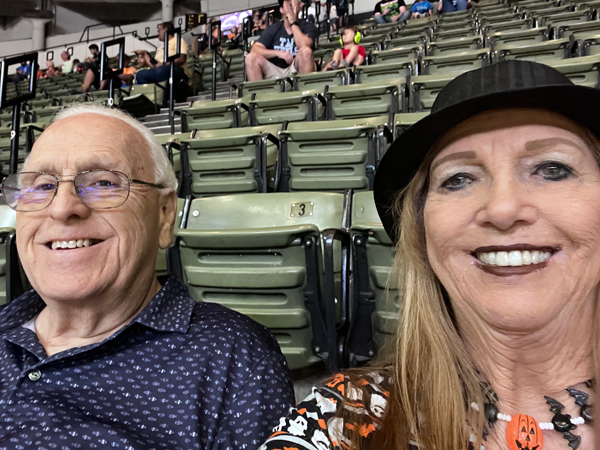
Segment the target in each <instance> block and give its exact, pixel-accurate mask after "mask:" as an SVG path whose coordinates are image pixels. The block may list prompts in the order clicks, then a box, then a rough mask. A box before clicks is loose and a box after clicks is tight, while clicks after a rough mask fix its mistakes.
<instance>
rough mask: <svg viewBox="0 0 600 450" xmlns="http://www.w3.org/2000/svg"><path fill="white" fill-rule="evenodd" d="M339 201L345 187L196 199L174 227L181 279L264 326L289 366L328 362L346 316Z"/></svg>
mask: <svg viewBox="0 0 600 450" xmlns="http://www.w3.org/2000/svg"><path fill="white" fill-rule="evenodd" d="M344 207H345V205H344V195H343V194H337V193H323V192H301V193H300V192H294V193H273V194H269V195H261V194H245V195H235V196H222V197H212V198H202V199H196V200H193V201H192V203H191V208H190V212H189V214H188V219H187V224H186V225H187V226H186V227H185V229H184V228H182V229H179V230H176V234H175V235H176V247H175V250H176V251H178V252H179V254H180V261H181V267H182V270H181V276H182V279H183V282H184V283H185V284H186V286H187V287H188V291H189V293H190V294H191V295H192V296H193V297H194V298H195V299H196V300H197V301H203V302H215V303H220V304H223V305H225V306H227V307H229V308H232V309H234V310H237V311H239V312H241V313H243V314H246V315H248V316H249V317H251V318H252V319H254V320H256V321H257V322H258V323H261V324H263V325H265V326H266V327H268V328H269V329H270V330H271V332H272V333H273V334H274V335H275V338H276V339H277V341H278V342H279V345H280V347H281V350H282V352H283V354H284V356H285V357H286V359H287V362H288V365H289V367H290V369H292V370H295V369H301V368H304V367H308V366H312V365H314V364H316V363H318V362H320V361H325V362H326V363H327V366H328V369H329V370H333V369H335V368H336V367H337V365H338V364H337V359H338V358H337V356H338V355H337V352H338V351H337V338H336V336H335V332H336V323H337V326H338V327H342V326H343V325H344V324H345V322H346V311H347V309H346V302H347V299H346V294H345V293H346V292H347V274H348V269H347V267H348V264H347V262H348V259H347V258H345V256H346V255H347V254H348V252H347V248H348V247H347V246H348V244H349V242H348V240H347V237H346V238H345V239H344V242H345V246H344V247H345V251H338V252H334V245H333V244H334V242H335V239H343V236H344V234H343V233H342V232H340V231H339V229H340V227H341V226H342V218H343V214H344V211H345V209H344ZM346 236H347V235H346ZM336 244H338V243H337V242H336ZM338 246H339V244H338ZM322 255H324V257H323V256H322ZM334 255H335V256H336V257H335V258H334ZM338 255H339V256H338ZM335 286H341V287H343V288H342V289H334V287H335ZM338 293H340V294H338ZM336 304H337V305H336Z"/></svg>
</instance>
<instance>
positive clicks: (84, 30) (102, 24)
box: [76, 22, 126, 44]
mask: <svg viewBox="0 0 600 450" xmlns="http://www.w3.org/2000/svg"><path fill="white" fill-rule="evenodd" d="M101 26H107V27H109V26H110V24H108V23H104V22H103V23H96V24H94V25H88V26H86V27H85V28H84V29H83V32H82V33H81V37H80V38H79V42H76V44H80V43H81V42H83V36H84V35H85V34H87V37H86V39H85V42H90V28H94V27H101ZM117 27H118V28H119V30H120V31H121V33H120V34H118V35H117V34H116V33H115V30H116V29H117ZM112 29H113V32H112V37H113V39H114V38H115V37H117V36H121V35H123V34H126V33H123V29H122V28H121V25H113V26H112ZM107 37H108V36H107Z"/></svg>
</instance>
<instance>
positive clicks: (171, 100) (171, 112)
mask: <svg viewBox="0 0 600 450" xmlns="http://www.w3.org/2000/svg"><path fill="white" fill-rule="evenodd" d="M175 39H176V42H177V47H176V49H175V54H174V55H169V36H168V35H166V34H165V59H164V61H163V64H168V63H170V66H171V67H170V68H169V69H170V70H169V125H170V126H171V134H175V112H174V111H175V99H174V98H173V96H174V93H175V60H176V59H177V58H179V56H180V55H181V28H175Z"/></svg>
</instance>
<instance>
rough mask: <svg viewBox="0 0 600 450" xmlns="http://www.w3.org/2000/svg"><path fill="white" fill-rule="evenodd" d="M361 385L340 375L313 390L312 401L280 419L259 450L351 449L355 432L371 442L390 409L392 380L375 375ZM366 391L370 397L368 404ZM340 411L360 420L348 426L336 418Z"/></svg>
mask: <svg viewBox="0 0 600 450" xmlns="http://www.w3.org/2000/svg"><path fill="white" fill-rule="evenodd" d="M359 384H360V386H361V389H358V388H357V387H355V386H354V385H353V384H351V383H350V382H349V379H348V377H346V376H344V375H343V374H340V373H338V374H336V375H334V376H333V378H332V379H330V381H329V382H327V383H326V384H324V385H322V386H315V387H313V389H312V393H311V394H310V395H309V396H308V397H306V398H305V399H304V400H303V401H302V402H300V403H299V404H298V406H296V407H295V408H290V411H289V413H288V415H287V416H286V417H282V418H281V419H280V421H279V425H278V426H277V427H275V428H274V429H273V434H272V435H271V437H270V438H269V439H268V440H267V441H266V442H265V443H264V444H263V445H262V446H261V447H260V449H259V450H305V449H306V450H328V449H332V448H346V449H347V448H349V445H350V435H349V432H350V431H351V430H358V433H359V434H360V436H361V437H362V438H364V439H367V440H370V439H371V438H372V437H373V432H375V431H376V430H377V429H378V428H379V421H380V420H381V419H382V418H383V415H384V412H385V408H386V406H387V399H388V397H389V386H390V379H389V378H385V377H383V376H381V375H378V374H372V379H371V380H365V379H361V380H360V381H359ZM363 389H365V390H366V391H367V393H368V394H369V395H367V396H366V398H365V399H364V400H363V391H362V390H363ZM340 408H345V409H346V410H348V411H350V412H351V413H354V414H355V415H356V416H357V417H360V420H359V421H356V422H354V421H352V422H346V423H344V421H343V419H342V418H341V417H338V415H337V414H336V413H337V412H338V410H339V409H340Z"/></svg>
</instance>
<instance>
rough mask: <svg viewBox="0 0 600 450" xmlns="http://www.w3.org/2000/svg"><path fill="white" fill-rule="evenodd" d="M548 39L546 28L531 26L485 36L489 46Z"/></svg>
mask: <svg viewBox="0 0 600 450" xmlns="http://www.w3.org/2000/svg"><path fill="white" fill-rule="evenodd" d="M547 40H548V28H547V27H540V28H532V29H530V30H520V31H512V32H509V31H501V32H498V33H491V34H489V35H488V36H486V45H487V46H488V47H491V46H492V45H496V44H511V45H530V44H535V43H537V42H543V41H547Z"/></svg>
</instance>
